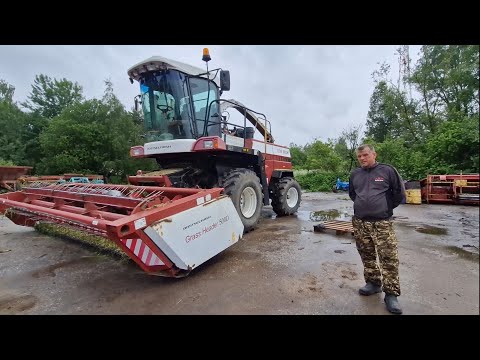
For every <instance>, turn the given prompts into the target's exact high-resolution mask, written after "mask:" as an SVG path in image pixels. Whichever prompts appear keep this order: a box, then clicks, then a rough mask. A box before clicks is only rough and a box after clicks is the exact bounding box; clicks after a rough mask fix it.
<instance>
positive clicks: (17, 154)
mask: <svg viewBox="0 0 480 360" xmlns="http://www.w3.org/2000/svg"><path fill="white" fill-rule="evenodd" d="M0 129H1V131H0V155H1V157H2V159H3V160H5V161H11V162H13V163H15V164H18V165H28V164H25V143H24V141H23V138H22V133H23V131H24V129H25V114H24V113H23V112H22V111H21V110H20V109H19V108H18V107H17V105H15V104H14V103H12V102H11V101H10V100H9V99H3V100H0Z"/></svg>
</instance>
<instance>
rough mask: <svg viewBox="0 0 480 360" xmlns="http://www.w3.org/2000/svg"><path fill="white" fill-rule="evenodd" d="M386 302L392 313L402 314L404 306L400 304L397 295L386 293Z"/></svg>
mask: <svg viewBox="0 0 480 360" xmlns="http://www.w3.org/2000/svg"><path fill="white" fill-rule="evenodd" d="M385 304H386V305H387V310H388V311H390V312H391V313H392V314H401V313H402V308H401V307H400V305H399V304H398V300H397V297H396V296H395V295H393V294H385Z"/></svg>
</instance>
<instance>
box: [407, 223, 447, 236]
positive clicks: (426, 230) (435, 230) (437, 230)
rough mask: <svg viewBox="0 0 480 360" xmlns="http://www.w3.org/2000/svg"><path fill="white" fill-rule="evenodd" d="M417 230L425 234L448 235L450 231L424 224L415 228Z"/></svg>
mask: <svg viewBox="0 0 480 360" xmlns="http://www.w3.org/2000/svg"><path fill="white" fill-rule="evenodd" d="M415 230H416V231H418V232H420V233H423V234H430V235H446V234H447V233H448V230H447V229H442V228H438V227H435V226H431V225H423V226H419V227H416V228H415Z"/></svg>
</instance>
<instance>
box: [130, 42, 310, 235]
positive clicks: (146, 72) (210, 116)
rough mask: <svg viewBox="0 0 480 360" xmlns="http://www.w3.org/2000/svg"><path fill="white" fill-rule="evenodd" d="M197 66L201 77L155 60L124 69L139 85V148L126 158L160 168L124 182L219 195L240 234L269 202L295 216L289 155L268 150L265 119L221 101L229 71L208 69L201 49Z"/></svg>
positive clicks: (277, 148)
mask: <svg viewBox="0 0 480 360" xmlns="http://www.w3.org/2000/svg"><path fill="white" fill-rule="evenodd" d="M202 60H204V61H205V62H206V65H207V66H206V70H203V69H201V68H197V67H194V66H191V65H188V64H184V63H181V62H179V61H176V60H171V59H167V58H163V57H158V56H155V57H151V58H149V59H146V60H144V61H142V62H140V63H138V64H136V65H134V66H132V67H131V68H130V69H129V70H128V76H129V78H130V82H131V83H132V84H133V83H134V81H137V82H138V83H139V86H140V94H139V95H138V96H137V97H136V105H137V106H138V105H141V112H142V114H143V121H144V129H145V136H144V139H145V143H144V144H143V145H139V146H134V147H132V148H131V150H130V154H131V156H133V157H138V158H142V157H152V158H155V159H156V161H157V163H158V165H159V167H160V169H159V171H156V172H155V174H156V176H142V175H137V176H131V177H130V178H129V181H130V183H132V184H136V185H142V184H143V185H155V186H165V185H167V186H172V187H181V188H203V189H209V188H224V193H225V194H226V195H229V196H230V197H231V199H232V201H233V204H234V206H235V208H236V209H237V211H238V213H239V215H240V217H241V219H242V223H243V225H244V227H245V231H246V232H247V231H250V230H252V229H253V228H254V227H255V226H256V225H257V223H258V221H259V219H260V214H261V209H262V205H270V203H271V205H272V208H273V210H274V211H275V212H276V214H277V216H284V215H291V214H293V213H295V212H296V211H297V209H298V207H299V206H300V201H301V190H300V186H299V185H298V183H297V181H296V180H295V179H294V176H293V169H292V164H291V156H290V150H289V148H288V147H286V146H281V145H277V144H275V143H274V139H273V136H272V132H271V124H270V122H269V121H268V120H267V118H266V116H265V115H264V114H262V113H259V112H256V111H254V110H252V109H250V108H248V107H246V106H245V105H243V104H242V103H240V102H239V101H236V100H233V99H228V100H226V99H221V95H222V93H223V92H224V91H228V90H230V72H229V71H226V70H222V69H220V68H218V69H214V70H210V71H209V70H208V62H209V61H210V60H211V57H210V54H209V52H208V49H204V53H203V58H202ZM137 108H138V107H137ZM230 108H231V109H235V110H237V111H238V112H240V114H241V115H243V124H234V123H229V120H228V119H229V118H228V117H227V116H224V115H223V114H224V113H225V112H226V110H227V109H230ZM139 110H140V109H139ZM255 131H257V132H258V134H259V137H260V138H261V140H257V139H255V138H254V134H255Z"/></svg>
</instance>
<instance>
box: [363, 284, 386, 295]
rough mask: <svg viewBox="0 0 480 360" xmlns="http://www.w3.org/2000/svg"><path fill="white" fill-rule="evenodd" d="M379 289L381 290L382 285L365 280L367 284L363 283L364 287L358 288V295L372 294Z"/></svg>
mask: <svg viewBox="0 0 480 360" xmlns="http://www.w3.org/2000/svg"><path fill="white" fill-rule="evenodd" d="M381 291H382V287H381V286H380V285H375V284H373V283H371V282H367V285H365V286H364V287H362V288H360V289H359V290H358V292H359V293H360V295H365V296H368V295H373V294H376V293H379V292H381Z"/></svg>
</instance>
